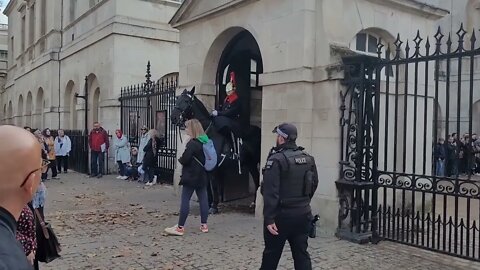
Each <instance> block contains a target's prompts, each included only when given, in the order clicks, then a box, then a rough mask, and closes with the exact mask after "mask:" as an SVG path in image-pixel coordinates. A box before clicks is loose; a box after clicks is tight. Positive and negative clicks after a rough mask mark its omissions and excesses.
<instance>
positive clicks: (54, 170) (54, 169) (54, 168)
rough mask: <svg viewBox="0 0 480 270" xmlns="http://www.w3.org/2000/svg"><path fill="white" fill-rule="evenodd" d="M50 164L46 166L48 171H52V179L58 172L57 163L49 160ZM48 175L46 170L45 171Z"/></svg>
mask: <svg viewBox="0 0 480 270" xmlns="http://www.w3.org/2000/svg"><path fill="white" fill-rule="evenodd" d="M49 161H50V164H49V165H48V169H50V170H52V177H57V175H58V172H57V161H56V160H55V159H54V160H49ZM47 174H48V170H47Z"/></svg>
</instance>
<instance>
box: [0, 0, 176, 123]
mask: <svg viewBox="0 0 480 270" xmlns="http://www.w3.org/2000/svg"><path fill="white" fill-rule="evenodd" d="M180 2H181V1H173V0H159V1H142V0H89V1H83V0H81V1H80V0H78V1H77V0H48V1H47V0H28V1H21V0H12V1H10V2H9V4H8V6H7V7H6V9H5V12H4V13H5V14H6V15H7V16H8V20H9V25H10V28H9V31H8V42H9V52H10V53H9V59H8V62H9V66H8V76H7V82H6V87H5V88H6V91H5V92H4V93H3V94H2V99H1V100H2V104H1V108H2V110H3V117H2V119H1V120H2V122H3V123H5V124H15V125H19V126H23V125H28V126H32V127H34V128H46V127H50V128H64V129H83V127H84V123H85V117H84V114H85V102H84V100H82V99H77V98H75V93H79V94H80V95H83V94H84V86H85V78H87V85H88V89H89V99H88V105H89V106H88V107H89V112H88V114H89V115H88V122H89V125H90V124H91V123H92V122H93V121H100V122H102V123H103V125H104V127H105V128H106V129H108V130H110V131H112V132H113V130H114V129H116V128H119V127H120V113H119V104H120V103H119V101H118V98H119V96H120V88H121V87H122V86H126V85H130V84H132V83H139V82H142V81H144V80H145V78H144V75H145V69H146V64H147V61H149V60H150V61H151V63H152V66H153V68H152V74H153V75H154V76H155V77H158V78H160V77H162V76H163V75H165V74H170V73H172V72H178V68H179V67H178V31H177V30H175V29H173V28H172V27H170V26H169V25H168V21H169V19H170V18H171V17H172V15H173V14H174V13H175V11H176V10H177V9H178V7H179V5H180Z"/></svg>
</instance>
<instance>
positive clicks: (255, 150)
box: [170, 87, 261, 214]
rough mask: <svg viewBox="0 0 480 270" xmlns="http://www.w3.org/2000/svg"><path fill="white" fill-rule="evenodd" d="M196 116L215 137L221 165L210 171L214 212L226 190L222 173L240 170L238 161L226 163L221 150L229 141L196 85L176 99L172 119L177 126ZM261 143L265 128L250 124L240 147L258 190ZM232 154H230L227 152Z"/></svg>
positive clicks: (212, 209) (209, 135) (242, 161)
mask: <svg viewBox="0 0 480 270" xmlns="http://www.w3.org/2000/svg"><path fill="white" fill-rule="evenodd" d="M193 118H196V119H197V120H198V121H200V123H201V124H202V126H203V128H204V130H205V132H206V133H207V135H208V137H209V138H210V139H212V141H213V144H214V145H215V149H216V151H217V154H218V155H219V156H218V159H217V160H218V163H219V164H218V166H217V167H216V169H215V170H214V171H213V172H212V173H211V174H209V178H210V194H209V195H211V196H209V201H210V202H209V203H210V213H212V214H214V213H217V212H218V203H219V201H220V191H221V190H223V184H224V181H223V179H222V176H223V175H225V171H226V170H229V171H231V172H233V171H235V172H237V173H238V170H237V167H236V162H228V161H227V162H223V163H222V160H223V157H222V156H221V154H222V153H223V152H224V151H223V149H220V148H221V147H222V146H223V145H224V142H225V141H226V140H227V138H225V137H224V136H223V135H221V134H220V133H218V131H217V130H216V128H215V126H214V124H213V121H212V120H213V119H212V117H211V115H210V113H209V112H208V110H207V109H206V108H205V106H204V105H203V103H202V102H201V101H200V100H199V99H198V98H197V97H196V96H195V87H193V88H192V90H191V91H188V90H187V89H185V90H183V92H182V94H181V95H180V96H179V97H178V98H177V101H176V102H175V108H174V109H173V111H172V113H171V118H170V120H171V121H172V123H173V124H175V125H177V126H183V125H184V123H185V122H186V121H187V120H190V119H193ZM260 143H261V129H260V128H259V127H257V126H253V125H250V126H248V127H246V128H245V129H244V137H243V144H242V146H241V149H240V153H241V154H240V157H241V160H240V162H241V164H242V166H244V167H246V168H247V169H248V172H249V173H250V174H251V175H252V178H253V181H254V183H255V188H256V189H258V187H259V185H260V184H259V183H260V182H259V181H260V172H259V169H258V165H259V163H260V151H261V150H260ZM227 156H228V155H227Z"/></svg>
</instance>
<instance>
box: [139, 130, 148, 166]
mask: <svg viewBox="0 0 480 270" xmlns="http://www.w3.org/2000/svg"><path fill="white" fill-rule="evenodd" d="M141 132H142V135H141V136H140V144H139V145H138V156H137V163H140V164H141V163H143V158H144V157H145V151H143V148H145V146H146V145H147V143H148V140H150V135H149V134H148V128H147V126H143V127H142V129H141Z"/></svg>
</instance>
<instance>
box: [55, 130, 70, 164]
mask: <svg viewBox="0 0 480 270" xmlns="http://www.w3.org/2000/svg"><path fill="white" fill-rule="evenodd" d="M71 150H72V141H71V140H70V138H69V137H68V136H67V135H65V132H64V131H63V129H59V130H58V136H57V138H55V153H56V154H57V165H58V172H59V173H61V172H62V167H63V172H64V173H67V171H68V156H69V155H70V151H71Z"/></svg>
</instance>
